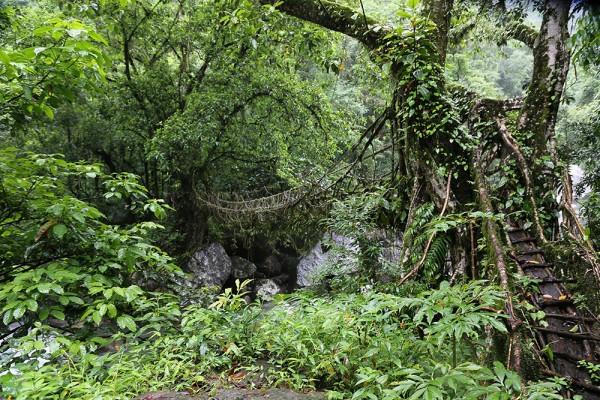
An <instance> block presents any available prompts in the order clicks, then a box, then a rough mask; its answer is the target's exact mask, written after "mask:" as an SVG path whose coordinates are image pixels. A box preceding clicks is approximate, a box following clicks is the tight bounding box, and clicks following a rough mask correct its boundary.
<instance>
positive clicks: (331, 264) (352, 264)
mask: <svg viewBox="0 0 600 400" xmlns="http://www.w3.org/2000/svg"><path fill="white" fill-rule="evenodd" d="M358 251H359V249H358V245H357V244H356V241H355V240H354V239H352V238H350V237H347V236H343V235H338V234H336V233H326V234H325V235H324V236H323V240H321V241H320V242H318V243H317V244H316V245H315V246H314V247H313V248H312V249H311V250H310V252H309V253H308V254H307V255H306V256H304V257H302V258H301V259H300V262H299V263H298V268H297V269H298V272H297V276H296V284H297V285H298V286H300V287H306V286H312V285H314V284H315V283H316V281H317V279H318V278H319V277H320V276H322V275H324V274H328V275H334V276H335V275H341V274H348V273H354V272H357V271H358Z"/></svg>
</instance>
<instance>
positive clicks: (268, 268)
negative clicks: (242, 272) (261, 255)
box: [260, 255, 283, 277]
mask: <svg viewBox="0 0 600 400" xmlns="http://www.w3.org/2000/svg"><path fill="white" fill-rule="evenodd" d="M260 270H261V272H263V273H264V274H265V275H267V276H269V277H271V276H277V275H279V274H281V271H282V270H283V266H282V265H281V262H280V261H279V259H278V258H277V257H276V256H275V255H270V256H269V257H267V258H266V260H265V261H264V262H263V263H262V264H261V266H260Z"/></svg>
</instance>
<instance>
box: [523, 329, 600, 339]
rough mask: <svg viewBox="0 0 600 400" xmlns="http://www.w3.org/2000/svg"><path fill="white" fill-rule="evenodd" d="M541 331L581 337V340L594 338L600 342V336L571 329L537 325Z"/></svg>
mask: <svg viewBox="0 0 600 400" xmlns="http://www.w3.org/2000/svg"><path fill="white" fill-rule="evenodd" d="M535 329H537V330H538V331H540V332H544V333H551V334H554V335H558V336H563V337H568V338H571V339H580V340H593V341H596V342H600V336H594V335H588V334H585V333H573V332H569V331H559V330H558V329H551V328H544V327H541V326H536V328H535Z"/></svg>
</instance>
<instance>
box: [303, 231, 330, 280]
mask: <svg viewBox="0 0 600 400" xmlns="http://www.w3.org/2000/svg"><path fill="white" fill-rule="evenodd" d="M327 258H328V257H327V255H326V254H325V253H324V252H323V248H322V247H321V242H318V243H317V244H316V245H315V247H313V248H312V249H311V250H310V251H309V252H308V254H307V255H306V256H304V257H302V258H301V259H300V262H299V263H298V274H297V276H296V284H297V285H298V286H300V287H306V286H311V285H313V283H314V282H313V281H314V280H315V278H316V277H317V275H318V274H319V272H320V271H321V270H322V269H323V266H324V265H325V263H326V262H327Z"/></svg>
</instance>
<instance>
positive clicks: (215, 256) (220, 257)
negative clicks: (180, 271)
mask: <svg viewBox="0 0 600 400" xmlns="http://www.w3.org/2000/svg"><path fill="white" fill-rule="evenodd" d="M187 267H188V270H189V271H190V272H191V273H192V274H193V278H192V282H193V283H194V284H195V285H196V286H218V287H220V288H222V287H223V285H224V284H225V282H227V279H229V276H230V275H231V270H232V264H231V259H230V258H229V256H228V255H227V253H226V252H225V249H224V248H223V246H221V245H220V244H219V243H211V244H209V245H208V246H206V247H204V248H201V249H199V250H197V251H196V252H195V253H194V255H193V256H192V258H191V259H190V261H189V262H188V264H187Z"/></svg>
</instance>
